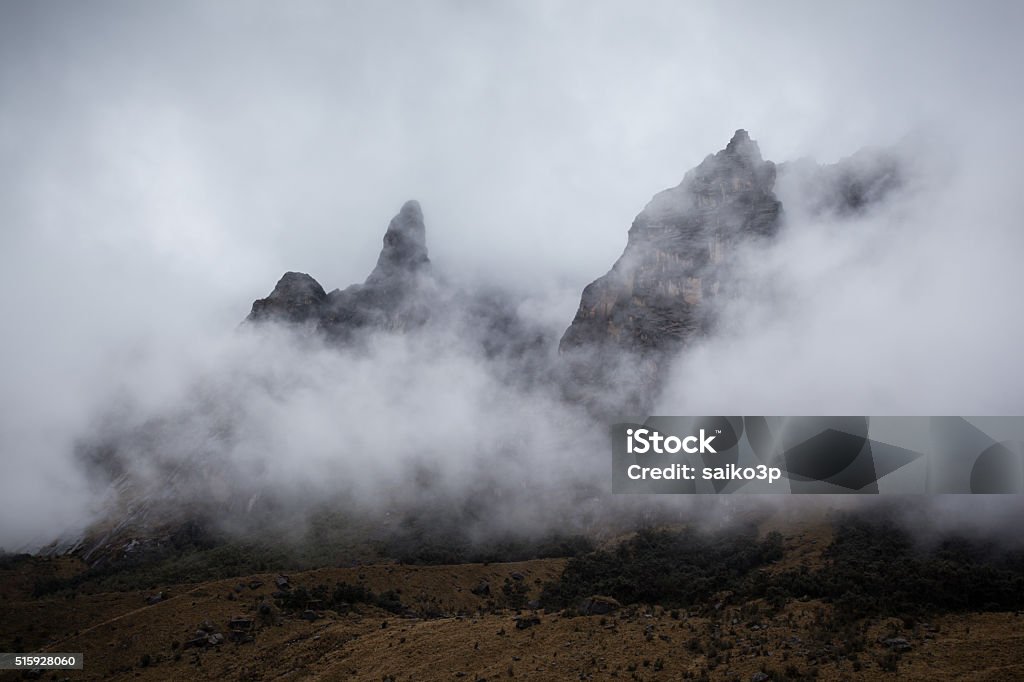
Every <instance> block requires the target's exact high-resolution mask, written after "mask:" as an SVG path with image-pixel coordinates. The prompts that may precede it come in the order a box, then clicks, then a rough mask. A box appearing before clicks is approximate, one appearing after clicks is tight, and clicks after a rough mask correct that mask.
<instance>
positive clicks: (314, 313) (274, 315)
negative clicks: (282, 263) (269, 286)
mask: <svg viewBox="0 0 1024 682" xmlns="http://www.w3.org/2000/svg"><path fill="white" fill-rule="evenodd" d="M326 300H327V294H326V293H325V292H324V288H323V287H322V286H320V284H318V283H317V281H316V280H315V279H313V278H312V277H310V276H309V275H307V274H305V273H302V272H286V273H284V277H282V278H281V279H280V280H279V281H278V283H277V286H275V287H274V290H273V291H272V292H271V293H270V296H267V297H266V298H261V299H260V300H258V301H256V302H255V303H253V304H252V312H251V313H249V317H248V318H247V319H248V320H249V321H252V322H260V321H263V320H278V321H285V322H293V323H297V324H301V323H304V322H308V321H310V320H318V319H319V318H320V311H321V309H322V307H323V304H324V302H325V301H326Z"/></svg>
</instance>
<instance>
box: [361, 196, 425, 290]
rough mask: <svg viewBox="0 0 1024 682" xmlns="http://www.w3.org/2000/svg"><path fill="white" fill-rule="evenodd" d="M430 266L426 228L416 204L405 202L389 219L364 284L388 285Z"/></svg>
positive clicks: (420, 210)
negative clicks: (377, 255) (374, 262)
mask: <svg viewBox="0 0 1024 682" xmlns="http://www.w3.org/2000/svg"><path fill="white" fill-rule="evenodd" d="M429 265H430V259H429V258H427V228H426V227H425V226H424V224H423V211H422V209H420V204H419V202H418V201H407V202H405V205H403V206H402V210H401V211H399V213H398V215H396V216H395V217H394V218H392V219H391V224H389V225H388V231H387V232H385V233H384V248H383V249H381V252H380V257H378V258H377V267H375V268H374V269H373V272H371V273H370V276H369V277H368V278H367V279H366V283H367V284H369V285H372V284H388V283H391V282H393V281H394V280H395V279H407V278H409V277H411V276H413V275H415V274H416V273H418V272H420V271H421V270H423V269H425V268H427V267H428V266H429Z"/></svg>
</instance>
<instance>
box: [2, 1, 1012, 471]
mask: <svg viewBox="0 0 1024 682" xmlns="http://www.w3.org/2000/svg"><path fill="white" fill-rule="evenodd" d="M1022 19H1024V5H1022V4H1020V3H1016V2H973V3H967V2H960V3H941V2H920V3H913V2H899V3H892V2H860V1H858V2H845V3H821V2H773V3H763V2H746V3H737V2H714V3H712V2H706V3H685V2H653V1H647V2H593V1H583V0H580V1H578V2H555V1H553V0H543V1H537V2H525V1H519V2H476V1H470V0H465V1H450V2H442V1H436V2H392V3H379V2H287V3H285V2H280V3H266V2H223V1H222V2H173V3H172V2H164V3H156V2H150V3H138V2H128V1H125V2H13V1H4V2H0V286H2V287H3V291H4V292H5V295H4V297H3V299H2V302H0V316H2V319H3V324H4V327H3V329H4V333H3V338H2V339H0V373H2V376H3V385H2V387H0V410H2V412H0V431H2V435H3V440H0V444H2V447H3V448H4V452H2V455H3V457H4V458H5V461H6V462H8V463H10V464H12V465H13V466H12V467H11V469H10V471H13V472H21V473H23V474H24V473H26V472H38V471H39V464H40V462H41V461H47V462H59V461H61V460H59V459H45V458H44V460H38V459H35V458H36V457H37V456H38V455H40V454H41V453H45V452H50V451H57V450H66V449H67V443H68V434H69V433H73V432H74V431H75V430H76V428H78V427H79V426H81V424H84V423H85V421H87V420H88V418H89V414H90V410H89V409H82V404H81V403H82V401H83V396H89V395H90V392H89V387H90V386H93V385H95V382H97V381H102V378H103V376H105V375H107V374H108V373H109V369H108V368H109V366H110V365H109V362H110V360H111V358H113V359H114V361H115V362H116V363H118V364H122V365H123V364H124V362H123V361H124V358H125V357H126V356H125V353H129V352H131V353H137V354H140V355H146V354H154V356H155V357H157V358H158V361H156V362H155V363H151V364H150V367H151V368H153V367H157V368H160V367H163V368H165V370H164V371H166V372H168V373H170V374H173V373H174V372H176V371H177V370H176V369H175V368H176V367H178V366H179V365H178V364H176V361H174V360H172V359H170V356H173V355H174V354H175V353H178V354H183V355H188V354H189V352H190V351H189V350H188V345H189V343H190V342H191V340H193V339H195V338H197V335H201V334H206V333H210V330H226V329H231V328H233V327H234V325H235V324H237V322H238V321H239V320H241V319H242V318H243V317H244V316H245V315H246V314H247V313H248V310H249V306H250V305H251V302H252V300H253V299H255V298H259V297H262V296H265V295H266V294H267V293H268V292H269V291H270V290H271V288H272V287H273V285H274V283H275V282H276V281H277V279H278V278H279V277H280V275H281V274H282V273H283V272H285V271H286V270H298V271H303V272H309V273H310V274H312V275H313V276H314V277H316V278H317V279H318V280H319V281H320V282H321V284H323V285H324V287H325V288H326V289H328V290H330V289H332V288H334V287H344V286H346V285H348V284H350V283H352V282H356V281H361V280H362V279H363V278H365V276H366V275H367V274H368V273H369V271H370V270H371V269H372V266H373V264H374V261H375V259H376V254H377V251H378V250H379V248H380V242H381V237H382V235H383V232H384V229H385V228H386V226H387V223H388V221H389V219H390V218H391V217H392V215H393V214H394V213H395V212H397V210H398V208H399V207H400V206H401V204H402V202H404V201H405V200H406V199H410V198H415V199H418V200H419V201H420V202H421V204H422V206H423V210H424V214H425V217H426V221H427V238H428V245H429V249H430V254H431V258H432V260H433V261H434V262H435V263H436V264H437V266H438V267H439V268H440V269H441V270H442V271H443V272H446V273H449V274H453V275H458V276H461V277H466V278H469V279H484V280H488V281H493V282H496V283H501V284H505V285H511V286H517V287H519V288H522V289H524V290H526V291H527V292H529V293H531V294H534V295H544V296H547V297H550V298H551V299H552V300H553V301H554V309H555V312H554V313H553V314H554V315H555V316H556V317H557V316H563V318H564V320H565V323H566V324H567V323H568V322H569V320H570V319H571V316H572V314H573V312H574V309H575V306H576V304H577V303H578V295H579V291H580V290H581V289H582V287H583V286H584V285H585V284H586V283H587V282H589V281H591V280H592V279H594V278H596V277H598V276H599V275H601V274H603V273H604V272H606V271H607V269H608V268H609V267H610V266H611V264H612V263H613V262H614V260H615V259H616V258H617V257H618V255H619V254H620V253H621V251H622V248H623V247H624V245H625V237H626V230H627V229H628V227H629V224H630V222H631V220H632V219H633V217H634V216H635V215H636V213H637V212H639V211H640V210H641V209H642V208H643V206H644V204H645V203H646V202H647V201H648V199H649V198H650V197H651V195H653V194H654V193H655V192H657V191H659V190H661V189H663V188H665V187H668V186H672V185H675V184H677V183H678V182H679V180H680V179H681V178H682V177H683V175H684V173H685V172H686V171H687V170H688V169H690V168H691V167H693V166H694V165H696V164H697V163H699V162H700V160H701V159H702V158H703V157H704V156H706V155H707V154H709V153H712V152H714V151H716V150H718V149H721V148H722V147H724V145H725V143H726V142H727V141H728V140H729V138H730V136H731V134H732V132H733V131H734V130H735V129H737V128H741V127H742V128H746V129H748V130H749V131H750V133H751V135H752V136H753V137H754V138H755V139H756V140H757V141H758V142H759V143H760V146H761V150H762V152H763V154H764V156H765V157H766V158H769V159H772V160H775V161H785V160H788V159H793V158H797V157H802V156H813V157H815V158H817V159H818V160H822V161H834V160H837V159H838V158H840V157H842V156H845V155H848V154H851V153H853V152H854V151H856V150H857V149H859V148H861V147H863V146H866V145H884V144H890V143H892V142H895V141H897V140H899V139H901V138H902V137H903V136H904V135H907V134H909V133H914V132H918V131H925V132H927V133H928V134H929V135H931V136H933V137H932V138H931V139H935V140H937V141H938V142H939V143H941V144H943V145H948V147H949V158H952V159H957V160H958V162H961V161H962V163H963V164H964V166H963V167H964V168H966V169H968V170H969V173H968V175H969V177H970V178H972V181H971V182H969V183H967V185H966V186H969V187H970V188H971V192H967V193H963V194H958V195H957V196H958V198H959V199H964V200H965V201H968V202H970V201H977V203H978V205H979V208H978V210H977V211H974V210H973V207H972V206H971V205H970V204H967V205H964V203H963V202H961V203H960V210H961V214H962V216H963V217H964V220H965V221H966V222H970V221H971V216H977V217H978V219H979V220H989V219H990V218H992V217H993V216H994V217H995V218H996V219H997V220H1002V221H1004V222H1005V221H1012V222H1014V223H1016V222H1019V219H1018V218H1017V216H1019V215H1021V214H1020V213H1013V211H1014V210H1017V209H1019V208H1020V200H1019V198H1017V197H1016V193H1017V192H1019V190H1017V191H1016V192H1015V191H1014V190H1013V189H1012V188H1013V187H1015V186H1016V185H1017V184H1019V178H1021V177H1024V176H1022V175H1021V170H1022V169H1021V151H1022V149H1021V142H1020V138H1021V132H1020V122H1021V120H1024V116H1022V114H1024V108H1022V95H1021V92H1020V87H1019V83H1020V65H1021V64H1024V41H1022V40H1021V36H1022V35H1024V21H1022ZM975 171H977V174H973V175H972V173H974V172H975ZM982 171H983V172H982ZM972 192H973V193H972ZM1004 202H1005V203H1004ZM964 229H965V230H969V229H976V226H974V227H972V226H970V225H967V224H965V225H964ZM997 234H999V235H1003V234H1005V233H1004V232H998V233H997ZM1000 238H1001V237H1000ZM1019 245H1020V242H1019V241H1016V240H1011V241H1010V242H1008V243H1007V245H1006V248H1001V251H1002V252H1003V254H1004V255H1005V256H1006V257H1007V258H1008V259H1009V260H1008V262H1007V263H1003V265H1009V266H1010V267H1012V266H1013V265H1015V263H1016V260H1015V259H1016V255H1017V254H1018V253H1020V252H1019V251H1017V250H1016V249H1017V248H1018V247H1019ZM930 253H931V252H930ZM935 253H947V252H946V251H941V250H940V251H938V252H935ZM975 265H977V264H975ZM950 267H951V272H952V268H953V266H952V265H951V266H950ZM972 272H973V274H972V276H975V277H980V276H984V275H983V273H979V271H978V270H977V269H975V270H973V271H972ZM1001 276H1002V277H1006V273H1005V272H1004V273H1002V274H1001ZM796 279H797V280H798V281H803V280H801V279H800V278H796ZM1018 282H1019V280H1018V279H1013V280H1012V281H1009V280H1008V285H1012V286H1015V285H1016V283H1018ZM1014 300H1015V298H1014V299H1008V302H1007V305H1009V306H1011V308H1010V309H1008V310H1006V315H1007V316H1008V317H1014V318H1017V317H1019V308H1018V309H1013V305H1014V304H1013V302H1012V301H1014ZM1012 329H1013V330H1014V332H1016V330H1017V327H1016V326H1013V327H1012ZM998 331H999V330H998V329H997V330H996V332H997V333H998ZM1012 340H1013V339H1005V341H1006V343H1007V344H1009V343H1010V342H1011V341H1012ZM154 348H155V349H156V350H154ZM999 348H1000V349H1003V346H999ZM1014 359H1015V358H1014ZM1000 360H1002V358H1000ZM154 371H158V370H154ZM154 385H155V386H156V385H159V382H154ZM885 404H886V405H888V403H885ZM897 404H898V403H897ZM979 404H982V403H979ZM90 407H93V406H90ZM54 424H59V425H60V427H59V428H56V427H54ZM51 427H53V428H51ZM32 475H34V476H36V477H37V478H38V477H39V476H50V477H51V478H52V479H53V480H54V481H57V482H59V481H60V476H59V475H58V474H56V473H54V472H53V471H49V472H44V474H38V473H33V474H32ZM8 480H11V479H10V478H8ZM56 484H57V483H55V485H56ZM13 485H14V484H13V483H12V484H11V486H13ZM9 487H10V486H9ZM0 490H5V489H3V488H0Z"/></svg>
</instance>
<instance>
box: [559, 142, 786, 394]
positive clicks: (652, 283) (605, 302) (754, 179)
mask: <svg viewBox="0 0 1024 682" xmlns="http://www.w3.org/2000/svg"><path fill="white" fill-rule="evenodd" d="M774 184H775V164H773V163H771V162H770V161H764V160H763V159H762V158H761V152H760V149H759V148H758V146H757V143H756V142H754V141H753V140H751V139H750V137H749V136H748V135H747V132H746V131H744V130H738V131H736V133H735V135H734V136H733V138H732V140H731V141H730V142H729V144H728V145H727V146H726V148H725V149H723V150H722V151H720V152H718V153H717V154H715V155H713V156H708V157H707V158H706V159H705V160H704V161H703V162H702V163H701V164H700V165H699V166H697V167H696V168H694V169H693V170H691V171H690V172H689V173H687V174H686V177H685V178H684V179H683V181H682V182H681V183H680V184H679V185H678V186H677V187H674V188H672V189H668V190H665V191H663V192H661V193H659V194H657V195H655V196H654V198H653V199H652V200H651V201H650V203H648V204H647V206H646V207H645V208H644V210H643V211H641V213H640V214H639V215H638V216H637V217H636V219H635V220H634V221H633V225H632V227H631V228H630V230H629V239H628V242H627V245H626V249H625V251H624V252H623V254H622V256H621V257H620V258H619V260H618V261H617V262H616V263H615V265H614V266H612V269H611V271H610V272H608V274H606V275H604V276H603V277H601V278H600V279H597V280H595V281H594V282H592V283H591V284H589V285H588V286H587V287H586V288H585V289H584V290H583V296H582V299H581V301H580V307H579V310H578V311H577V313H576V317H575V319H574V320H573V321H572V324H571V325H570V326H569V328H568V329H567V330H566V332H565V334H564V336H563V337H562V340H561V343H560V345H559V349H560V351H561V352H562V354H563V356H564V357H565V358H566V361H567V364H568V368H569V380H568V381H569V387H570V388H569V390H570V394H571V395H572V397H577V398H580V397H583V396H585V395H586V394H588V393H593V389H594V388H596V389H597V390H598V391H599V392H605V393H607V392H609V391H612V392H615V391H619V392H622V391H625V394H623V395H622V396H621V398H622V399H621V400H619V401H617V402H618V405H617V406H618V407H619V408H625V409H630V410H638V411H643V410H644V408H645V407H646V405H645V403H646V402H647V400H649V399H650V398H651V397H652V393H653V391H652V389H653V388H654V386H655V384H656V383H657V376H658V374H659V371H660V370H661V369H662V367H663V363H664V360H665V359H666V358H667V357H668V356H669V355H670V354H671V353H673V352H675V351H678V350H679V349H680V348H681V347H683V346H684V345H685V344H686V342H687V341H688V340H689V339H691V338H693V337H694V336H695V335H699V334H704V333H706V332H707V331H708V329H709V327H710V326H711V324H712V323H713V315H712V313H713V306H712V303H713V301H714V300H715V298H716V297H719V296H722V295H723V294H725V293H726V292H727V291H728V289H729V278H728V267H729V257H730V254H731V253H732V252H733V251H734V250H735V247H736V246H737V244H738V243H739V242H741V241H744V240H749V239H756V238H766V237H771V236H773V235H774V234H775V233H776V232H777V231H778V228H779V223H780V219H781V203H780V202H779V201H778V199H776V197H775V194H774V192H773V188H774Z"/></svg>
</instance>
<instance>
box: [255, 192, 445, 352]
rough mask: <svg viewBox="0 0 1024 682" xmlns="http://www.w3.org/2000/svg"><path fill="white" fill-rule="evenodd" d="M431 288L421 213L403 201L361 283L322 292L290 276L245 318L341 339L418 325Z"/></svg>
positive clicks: (311, 283)
mask: <svg viewBox="0 0 1024 682" xmlns="http://www.w3.org/2000/svg"><path fill="white" fill-rule="evenodd" d="M435 290H436V283H435V282H434V281H433V277H432V275H431V273H430V259H429V258H428V256H427V238H426V227H425V226H424V223H423V212H422V210H421V209H420V205H419V203H418V202H416V201H408V202H406V203H405V205H403V206H402V209H401V211H399V213H398V215H396V216H395V217H394V218H393V219H392V220H391V224H390V225H389V226H388V229H387V232H386V233H385V234H384V246H383V248H382V249H381V252H380V256H379V257H378V259H377V266H376V267H375V268H374V269H373V271H372V272H371V273H370V276H369V277H367V278H366V281H365V282H363V283H362V284H353V285H351V286H349V287H347V288H346V289H344V290H341V289H335V290H334V291H332V292H331V293H329V294H327V293H324V290H323V288H322V287H321V286H320V285H319V284H318V283H317V282H316V280H314V279H313V278H312V277H310V276H309V275H304V274H300V273H293V272H289V273H287V274H285V276H284V277H282V278H281V281H280V282H278V284H277V287H275V289H274V291H273V293H271V295H270V296H269V297H267V298H264V299H260V300H259V301H256V302H255V303H254V304H253V308H252V312H251V313H250V314H249V317H248V318H246V319H247V321H249V322H264V321H275V322H292V323H309V324H311V325H313V326H314V327H315V328H316V329H317V330H318V331H320V332H323V333H324V334H326V335H327V336H328V337H329V338H332V339H335V340H345V339H348V338H349V337H351V335H352V334H354V333H355V332H357V331H358V330H360V329H364V328H374V329H407V328H411V327H414V326H417V325H420V324H423V323H424V322H425V321H426V320H427V318H428V317H429V314H430V308H431V301H430V298H431V295H432V293H434V291H435Z"/></svg>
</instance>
